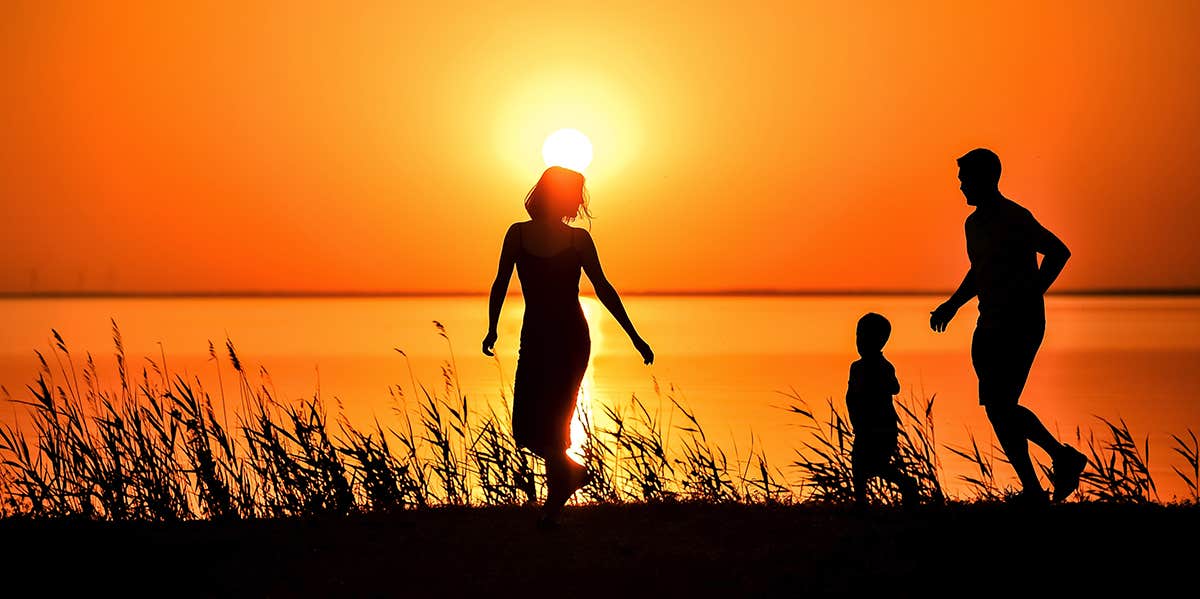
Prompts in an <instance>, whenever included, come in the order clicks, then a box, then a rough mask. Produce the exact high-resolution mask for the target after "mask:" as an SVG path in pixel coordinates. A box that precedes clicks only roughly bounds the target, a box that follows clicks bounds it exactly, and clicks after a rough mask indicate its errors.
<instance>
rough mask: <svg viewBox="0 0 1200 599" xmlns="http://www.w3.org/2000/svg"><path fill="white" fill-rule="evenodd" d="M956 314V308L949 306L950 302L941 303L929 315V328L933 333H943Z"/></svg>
mask: <svg viewBox="0 0 1200 599" xmlns="http://www.w3.org/2000/svg"><path fill="white" fill-rule="evenodd" d="M957 313H958V308H955V307H954V306H952V305H950V302H942V305H940V306H938V307H937V308H936V309H935V310H934V311H933V312H930V313H929V328H931V329H933V331H934V332H935V333H941V332H944V331H945V330H946V327H947V326H948V325H949V324H950V321H951V320H952V319H953V318H954V315H955V314H957Z"/></svg>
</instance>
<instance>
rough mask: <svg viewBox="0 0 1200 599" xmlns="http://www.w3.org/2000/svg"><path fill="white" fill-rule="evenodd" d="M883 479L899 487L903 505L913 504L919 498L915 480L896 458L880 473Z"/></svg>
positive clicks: (919, 493)
mask: <svg viewBox="0 0 1200 599" xmlns="http://www.w3.org/2000/svg"><path fill="white" fill-rule="evenodd" d="M882 476H883V479H884V480H886V481H888V482H890V483H892V484H894V485H896V486H897V487H900V500H901V501H902V502H904V504H905V505H914V504H916V503H917V502H918V501H920V499H921V492H920V489H919V488H918V487H917V480H916V479H915V478H913V477H911V476H909V475H908V473H907V472H905V471H904V469H903V468H902V467H901V466H900V464H899V463H898V461H897V460H893V461H892V462H891V464H889V465H888V467H887V469H886V470H884V472H883V473H882Z"/></svg>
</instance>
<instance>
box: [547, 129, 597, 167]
mask: <svg viewBox="0 0 1200 599" xmlns="http://www.w3.org/2000/svg"><path fill="white" fill-rule="evenodd" d="M542 160H545V161H546V166H564V167H567V168H569V169H571V170H573V171H579V172H583V169H585V168H587V166H588V165H589V164H591V163H592V142H591V141H589V140H588V138H587V136H586V135H584V134H582V133H580V132H579V131H577V130H575V129H559V130H558V131H555V132H554V133H551V134H550V136H549V137H547V138H546V143H544V144H542Z"/></svg>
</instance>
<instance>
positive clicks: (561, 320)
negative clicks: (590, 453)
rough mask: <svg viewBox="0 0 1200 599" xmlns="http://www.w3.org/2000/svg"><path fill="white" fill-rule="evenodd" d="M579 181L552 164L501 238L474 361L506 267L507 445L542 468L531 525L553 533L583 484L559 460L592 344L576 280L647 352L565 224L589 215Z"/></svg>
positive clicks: (586, 247)
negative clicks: (516, 342) (517, 331)
mask: <svg viewBox="0 0 1200 599" xmlns="http://www.w3.org/2000/svg"><path fill="white" fill-rule="evenodd" d="M587 203H588V198H587V191H586V189H585V188H584V178H583V175H582V174H580V173H577V172H575V171H573V170H570V169H566V168H563V167H559V166H552V167H550V168H548V169H546V170H545V172H543V173H542V176H541V178H540V179H538V182H537V185H535V186H534V187H533V189H532V190H530V192H529V194H528V195H526V196H525V210H526V212H528V213H529V217H530V220H528V221H524V222H519V223H514V224H513V225H512V226H510V227H509V228H508V232H507V233H506V234H505V235H504V244H503V246H502V248H501V250H500V268H499V270H498V271H497V272H496V281H495V282H494V283H492V292H491V297H490V300H489V302H488V317H489V318H488V332H487V336H486V337H484V339H483V353H485V354H487V355H489V356H491V355H493V354H492V350H493V348H494V346H495V344H496V322H497V321H498V320H499V319H500V309H501V307H502V306H503V305H504V297H505V295H507V293H508V284H509V281H510V280H511V278H512V271H513V267H514V265H515V266H516V269H517V278H518V279H519V280H520V281H521V293H522V295H523V296H524V298H525V318H524V322H523V323H522V325H521V351H520V355H519V357H518V359H517V373H516V382H515V383H514V386H513V437H514V438H515V439H516V442H517V445H518V446H521V447H526V448H528V449H529V450H530V451H532V452H533V453H534V454H536V455H537V456H538V457H541V458H542V459H544V460H546V489H547V492H546V501H545V503H544V504H543V506H542V516H541V520H540V521H539V524H540V525H542V526H553V525H554V524H556V523H557V521H558V515H559V512H560V511H561V510H562V507H563V506H564V505H565V504H566V503H567V501H568V500H569V499H570V498H571V496H572V495H574V494H575V491H577V490H579V488H580V487H582V486H583V484H584V467H583V466H582V465H580V464H577V463H576V462H575V461H574V460H572V459H571V458H569V457H568V456H567V453H566V452H567V448H568V447H569V446H570V444H571V432H570V431H571V417H572V415H573V414H574V413H575V403H576V400H577V399H578V396H579V385H580V383H582V382H583V374H584V371H586V370H587V364H588V355H589V353H590V352H591V339H590V338H589V336H588V324H587V320H586V319H585V318H584V315H583V308H582V306H580V305H579V274H580V270H581V269H582V271H583V272H586V273H587V275H588V279H590V280H591V282H592V287H593V288H594V289H595V291H596V297H597V298H598V299H599V300H600V302H601V303H603V304H604V307H605V308H607V309H608V311H609V312H611V313H612V315H613V317H614V318H616V319H617V322H619V323H620V324H621V327H622V328H623V329H625V332H626V333H627V334H628V335H629V338H630V339H631V340H632V341H633V345H634V347H635V348H636V349H637V350H638V352H639V353H641V355H642V359H643V360H644V361H645V363H646V364H651V363H653V362H654V352H652V351H651V350H650V345H649V344H647V343H646V342H645V341H644V340H643V339H642V338H641V336H639V335H638V334H637V331H636V330H635V329H634V328H633V323H631V322H630V321H629V316H628V315H627V314H626V313H625V307H624V306H623V305H622V304H621V298H620V297H619V296H618V295H617V291H616V289H614V288H613V286H612V284H611V283H609V282H608V279H607V278H605V276H604V271H603V270H601V268H600V258H599V256H598V254H597V252H596V245H595V244H594V243H593V242H592V236H591V235H590V234H588V232H587V231H586V230H584V229H580V228H577V227H572V226H570V225H569V224H568V223H570V222H573V221H574V220H575V219H576V218H579V217H581V216H583V217H589V218H590V217H591V213H589V212H588V207H587Z"/></svg>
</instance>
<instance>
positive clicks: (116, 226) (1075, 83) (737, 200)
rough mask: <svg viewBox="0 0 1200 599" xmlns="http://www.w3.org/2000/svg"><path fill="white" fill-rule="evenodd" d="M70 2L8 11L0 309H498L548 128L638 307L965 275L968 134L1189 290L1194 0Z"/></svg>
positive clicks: (1112, 273) (1075, 262) (1120, 248)
mask: <svg viewBox="0 0 1200 599" xmlns="http://www.w3.org/2000/svg"><path fill="white" fill-rule="evenodd" d="M56 4H57V5H56ZM84 4H85V3H82V2H62V3H54V2H49V1H37V2H21V1H18V2H16V3H8V4H6V8H5V18H4V19H3V20H2V21H0V70H2V74H3V76H4V82H5V84H4V87H3V92H0V123H2V125H0V131H2V132H3V134H2V135H0V197H2V198H3V203H2V205H0V235H3V238H4V248H5V250H4V255H3V258H2V259H0V292H27V291H30V290H36V291H48V290H85V291H97V290H103V291H108V290H144V291H196V290H199V291H220V290H259V291H261V290H326V291H337V290H349V291H373V290H400V291H416V292H420V291H442V290H456V291H483V290H486V288H487V286H488V285H489V284H490V282H491V276H492V275H493V272H494V268H495V261H496V258H497V256H498V252H499V243H500V239H501V237H502V235H503V232H504V230H505V228H506V226H507V225H508V224H509V223H510V222H512V221H514V220H518V219H522V218H524V211H523V208H522V205H521V200H522V197H523V194H524V192H525V191H526V190H527V188H528V187H529V186H530V185H532V184H533V182H534V181H535V180H536V179H537V177H538V175H539V174H540V171H541V169H542V167H543V165H542V162H541V154H540V149H541V142H542V140H543V139H544V138H545V136H546V135H547V134H549V133H550V132H552V131H554V130H555V129H558V128H561V127H574V128H578V129H580V130H582V131H583V132H584V133H586V134H587V135H589V136H590V137H591V138H592V141H593V142H594V144H595V161H594V162H593V163H592V166H591V167H590V168H589V169H588V172H587V174H588V176H589V179H590V187H591V191H592V195H593V210H594V213H595V214H596V217H597V218H596V220H595V222H594V224H593V229H592V231H593V235H594V237H595V238H596V241H597V243H598V246H599V249H600V254H601V259H602V261H603V262H604V264H605V267H606V270H607V271H608V272H609V275H610V277H611V278H612V280H613V281H614V282H615V283H616V284H617V286H618V288H619V289H621V290H627V291H633V290H721V289H733V288H782V289H808V290H818V289H820V290H831V289H832V290H850V289H863V288H871V289H911V288H919V289H945V288H950V287H953V286H954V285H955V284H956V283H957V281H958V278H959V277H960V276H961V274H962V272H963V271H964V269H965V267H966V257H965V252H964V242H963V238H962V221H963V219H964V218H965V217H966V215H967V214H968V211H969V209H968V207H966V206H965V205H964V204H963V200H962V198H961V196H960V195H959V193H958V190H957V181H956V179H955V165H954V158H955V157H956V156H958V155H960V154H962V153H963V152H965V151H966V150H969V149H971V148H973V147H976V146H981V145H986V146H989V147H991V148H993V149H995V150H996V151H997V152H998V153H999V154H1000V156H1001V158H1002V159H1003V160H1004V165H1005V176H1004V179H1003V180H1002V181H1001V189H1002V190H1003V191H1005V192H1006V193H1007V194H1008V195H1010V197H1013V198H1014V199H1016V200H1017V201H1018V202H1021V203H1023V204H1024V205H1026V206H1027V207H1029V208H1030V209H1031V210H1033V212H1034V214H1035V215H1037V216H1038V218H1039V219H1040V220H1041V221H1042V222H1043V224H1045V225H1047V226H1048V227H1049V228H1051V229H1052V230H1054V231H1056V232H1057V233H1059V235H1060V236H1061V237H1062V238H1063V239H1064V241H1066V242H1067V243H1068V245H1070V246H1071V249H1072V250H1073V251H1074V257H1073V258H1072V261H1071V263H1070V264H1069V265H1068V267H1067V270H1066V272H1065V273H1064V275H1063V278H1062V279H1061V285H1062V287H1063V288H1070V289H1089V288H1113V287H1120V288H1130V287H1200V244H1197V243H1196V242H1195V241H1194V236H1195V234H1196V231H1197V225H1196V223H1197V217H1198V216H1200V213H1198V210H1200V208H1198V207H1197V200H1198V199H1200V198H1198V197H1197V191H1196V181H1197V179H1196V175H1195V173H1196V167H1195V166H1194V162H1195V160H1196V159H1197V158H1198V157H1200V76H1198V75H1197V73H1200V47H1198V44H1200V42H1198V41H1197V38H1196V36H1195V35H1194V30H1195V26H1196V24H1197V23H1198V22H1200V3H1194V2H1178V3H1176V2H1170V3H1167V2H1163V3H1155V4H1154V5H1153V6H1151V7H1146V6H1143V3H1140V2H1130V3H1126V4H1123V5H1119V3H1117V2H1104V3H1078V4H1073V5H1063V6H1042V5H1041V3H1031V4H1029V5H1028V7H1026V8H1023V9H1016V8H1011V7H1009V8H1001V7H999V5H997V6H993V7H981V6H979V3H975V2H962V1H961V0H959V1H954V2H937V3H928V4H926V3H900V4H903V5H904V7H903V8H897V7H895V6H891V5H890V4H891V3H877V4H874V5H873V6H862V7H840V6H835V5H837V4H840V3H813V4H811V5H802V6H793V4H794V3H781V4H780V5H779V6H770V5H757V6H754V7H750V6H749V5H750V4H753V3H745V2H738V3H730V4H729V6H727V7H724V8H713V9H706V10H703V11H697V10H695V9H694V8H693V7H692V5H693V4H694V3H680V4H678V5H676V6H673V7H668V6H666V5H658V4H659V3H655V4H656V5H658V6H656V7H654V8H646V7H643V6H640V5H641V4H649V3H630V4H629V5H627V7H626V8H619V9H618V8H609V6H610V3H579V4H573V3H572V4H569V5H563V4H562V3H555V4H546V5H543V6H529V7H526V8H512V7H511V6H506V7H505V8H503V9H501V8H496V7H493V6H492V4H494V3H480V4H479V5H464V4H452V3H444V2H443V3H428V4H436V6H435V7H432V8H430V7H418V6H403V5H402V3H394V2H387V3H379V4H378V5H377V6H368V5H367V4H366V3H349V4H346V3H332V2H331V3H328V4H327V6H326V7H325V8H307V7H306V8H296V7H295V6H294V4H295V3H286V4H285V3H282V2H281V3H278V4H275V5H272V4H265V3H264V4H256V5H255V6H254V7H252V8H246V7H245V6H243V4H244V3H241V2H231V3H229V4H228V5H226V6H218V4H217V3H196V4H197V5H199V6H196V7H192V8H179V7H176V6H174V4H175V3H159V2H145V3H128V6H123V7H121V8H120V10H116V9H115V8H114V6H116V4H117V3H107V2H106V3H94V4H95V6H92V7H90V8H85V7H84ZM122 4H124V3H122ZM302 4H305V3H302ZM501 4H505V5H508V4H510V3H501ZM1005 4H1010V3H1005ZM1055 4H1056V5H1057V4H1058V3H1055ZM1096 4H1099V5H1101V8H1096V6H1095V5H1096ZM168 5H170V6H168ZM351 5H352V6H354V8H345V6H351ZM514 288H515V287H514Z"/></svg>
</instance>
